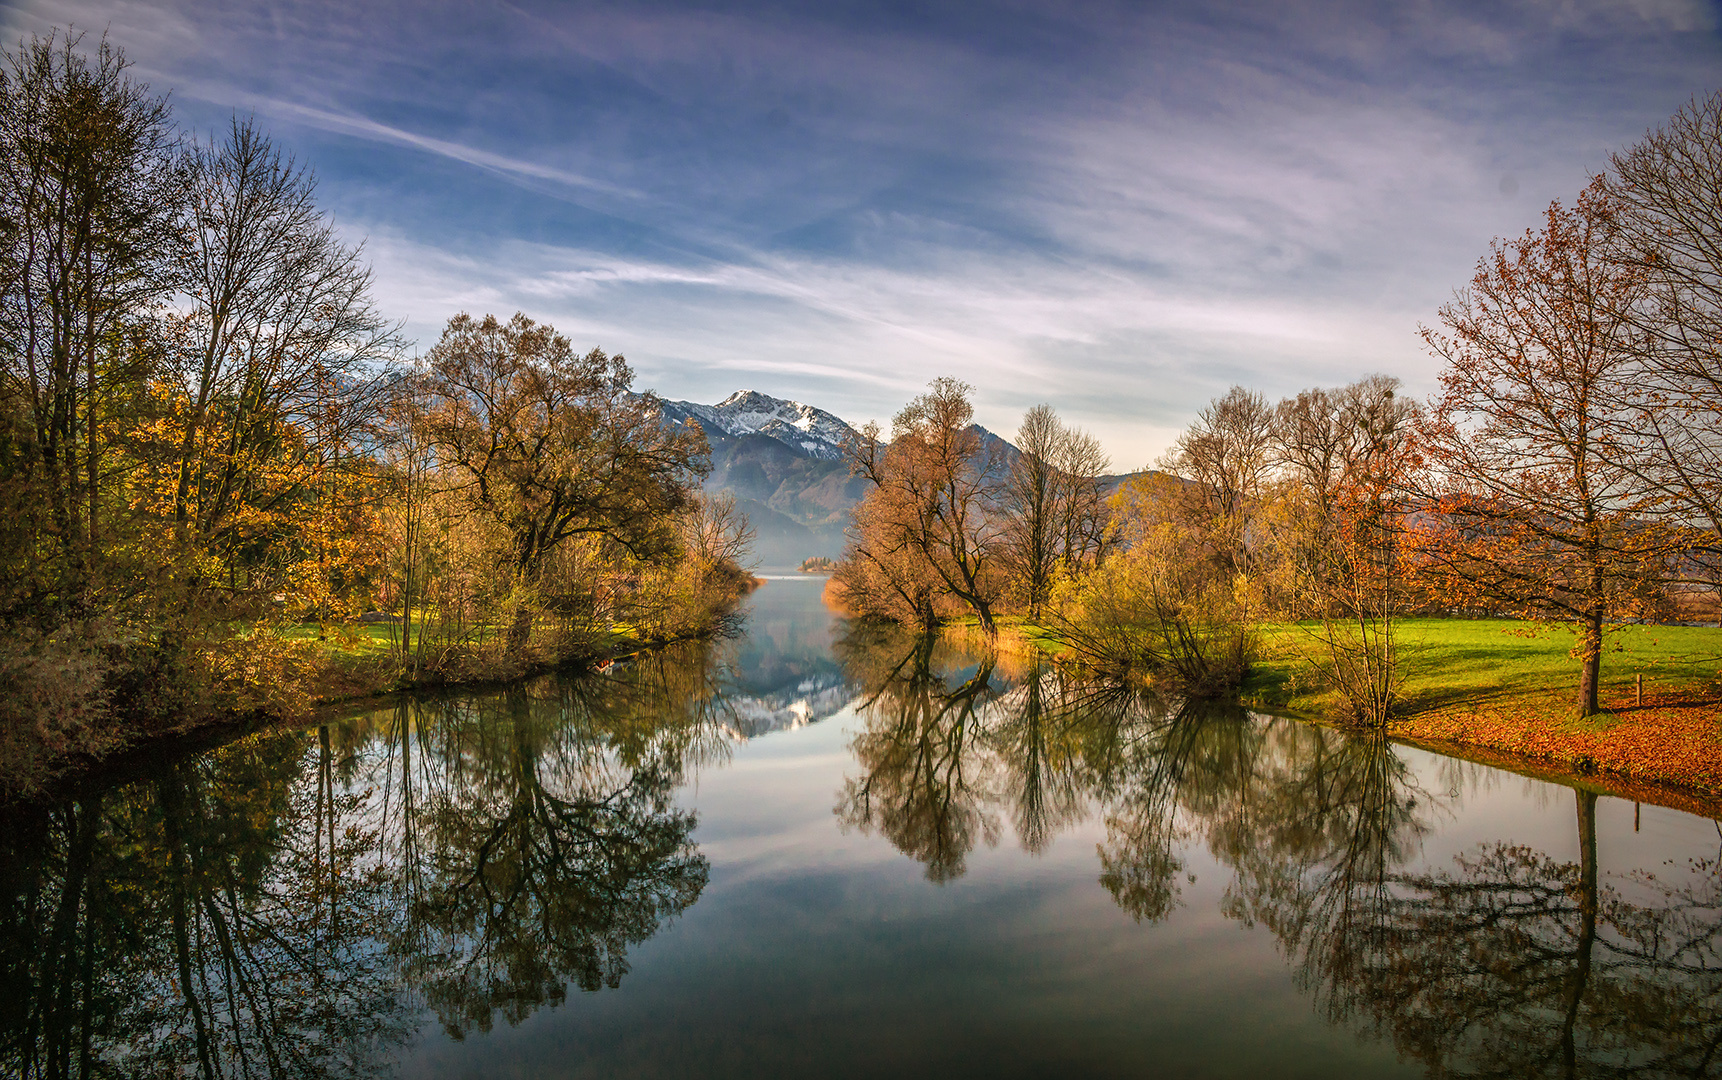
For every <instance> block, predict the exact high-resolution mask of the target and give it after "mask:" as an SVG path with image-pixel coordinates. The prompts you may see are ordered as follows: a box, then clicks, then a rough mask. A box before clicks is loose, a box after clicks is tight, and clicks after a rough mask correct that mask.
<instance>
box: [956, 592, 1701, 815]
mask: <svg viewBox="0 0 1722 1080" xmlns="http://www.w3.org/2000/svg"><path fill="white" fill-rule="evenodd" d="M1397 625H1398V633H1399V656H1400V670H1401V673H1402V675H1403V677H1404V684H1403V699H1402V700H1403V704H1402V707H1401V709H1400V712H1399V715H1398V716H1397V717H1396V718H1395V719H1394V720H1393V721H1392V723H1391V724H1390V725H1389V728H1388V731H1389V734H1391V735H1393V736H1394V737H1396V738H1400V739H1405V740H1407V741H1411V742H1416V743H1422V744H1426V745H1431V746H1436V747H1442V748H1448V749H1461V750H1464V751H1469V752H1471V753H1469V754H1468V756H1477V754H1476V752H1482V754H1483V755H1484V756H1488V755H1491V754H1494V755H1505V756H1507V757H1510V758H1515V759H1519V760H1520V761H1526V760H1528V761H1529V762H1534V763H1541V765H1543V766H1545V767H1547V768H1549V769H1551V770H1554V771H1556V772H1564V773H1568V774H1572V773H1576V774H1579V775H1581V776H1582V775H1594V776H1597V777H1599V778H1602V777H1603V776H1605V775H1607V776H1609V777H1611V778H1612V779H1613V780H1614V781H1616V782H1619V783H1625V784H1627V785H1629V786H1630V785H1631V784H1633V783H1648V784H1654V785H1676V786H1678V787H1682V788H1689V789H1693V790H1694V791H1695V792H1700V793H1703V794H1705V795H1707V796H1716V795H1722V629H1718V628H1715V627H1698V626H1628V627H1624V628H1622V629H1621V630H1619V631H1618V632H1617V633H1616V634H1614V635H1613V636H1612V637H1611V639H1610V642H1609V647H1608V652H1607V653H1606V654H1605V656H1604V658H1603V677H1602V699H1603V706H1604V709H1605V710H1606V711H1605V712H1603V713H1602V714H1600V715H1597V716H1592V717H1589V718H1583V719H1581V718H1580V717H1579V716H1578V709H1577V704H1576V699H1577V690H1578V674H1579V669H1578V661H1577V660H1575V659H1573V658H1572V656H1571V655H1570V652H1571V650H1572V647H1573V641H1574V639H1573V635H1572V634H1571V633H1570V632H1568V631H1566V630H1564V629H1561V628H1558V627H1545V626H1538V625H1536V624H1532V623H1524V622H1518V621H1515V620H1508V619H1404V620H1401V621H1400V622H1399V623H1398V624H1397ZM1314 629H1315V627H1314V626H1313V625H1311V624H1305V625H1298V624H1279V625H1270V626H1268V627H1265V628H1264V629H1263V630H1262V632H1261V644H1262V657H1261V659H1260V660H1259V661H1258V662H1257V663H1256V664H1255V665H1254V667H1253V669H1252V672H1251V674H1250V677H1249V679H1248V680H1247V681H1246V683H1245V685H1244V687H1243V691H1242V693H1243V698H1244V701H1245V703H1246V704H1248V705H1251V706H1252V707H1255V708H1259V709H1262V710H1264V711H1269V712H1274V713H1278V714H1283V715H1290V716H1296V717H1299V718H1302V719H1306V720H1312V721H1317V722H1323V721H1327V720H1330V719H1331V718H1332V717H1334V716H1335V715H1336V714H1337V713H1338V712H1339V710H1338V709H1337V708H1336V703H1335V702H1334V700H1333V699H1332V697H1331V694H1330V692H1329V691H1327V690H1326V689H1325V688H1324V687H1322V686H1321V685H1320V683H1319V682H1318V681H1317V679H1316V676H1315V667H1314V664H1313V663H1312V658H1314V657H1316V656H1317V655H1319V650H1320V648H1321V643H1320V642H1319V641H1318V640H1317V639H1316V637H1315V636H1314V633H1313V631H1314ZM947 634H948V635H950V636H953V637H955V638H958V639H963V640H973V641H975V642H977V643H978V642H979V640H980V639H981V638H982V636H983V635H981V633H980V630H979V628H978V627H976V626H972V625H967V624H958V625H955V626H952V627H950V628H949V629H948V630H947ZM999 646H1000V649H1001V651H1003V652H1006V653H1009V654H1018V653H1025V652H1026V653H1033V652H1036V651H1044V652H1048V653H1053V654H1056V653H1058V652H1059V651H1061V650H1062V643H1061V642H1060V641H1059V640H1058V637H1057V635H1056V633H1054V632H1052V631H1050V630H1047V629H1046V628H1044V627H1039V626H1034V625H1032V624H1027V623H1022V624H1016V623H1008V624H1003V625H1001V626H1000V634H999ZM1641 679H1642V686H1643V696H1642V698H1640V691H1639V687H1640V680H1641ZM1626 793H1627V794H1630V792H1626ZM1659 801H1662V800H1659Z"/></svg>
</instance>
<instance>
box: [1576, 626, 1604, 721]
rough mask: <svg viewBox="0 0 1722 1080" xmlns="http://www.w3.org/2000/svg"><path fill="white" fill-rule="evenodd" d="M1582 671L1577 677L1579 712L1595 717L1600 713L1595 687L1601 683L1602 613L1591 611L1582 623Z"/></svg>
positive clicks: (1600, 708)
mask: <svg viewBox="0 0 1722 1080" xmlns="http://www.w3.org/2000/svg"><path fill="white" fill-rule="evenodd" d="M1582 656H1583V662H1584V671H1583V674H1582V675H1581V676H1580V677H1579V712H1580V714H1581V715H1583V716H1595V715H1596V714H1597V713H1599V712H1601V711H1602V707H1601V705H1600V704H1599V699H1598V692H1597V687H1598V684H1599V683H1600V682H1601V681H1602V611H1601V610H1600V609H1595V610H1592V611H1591V612H1590V613H1589V614H1588V615H1587V616H1586V617H1585V623H1584V648H1583V653H1582Z"/></svg>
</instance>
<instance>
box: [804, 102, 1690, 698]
mask: <svg viewBox="0 0 1722 1080" xmlns="http://www.w3.org/2000/svg"><path fill="white" fill-rule="evenodd" d="M1421 333H1422V336H1423V339H1424V340H1425V342H1426V343H1427V345H1428V348H1429V351H1430V353H1431V355H1432V356H1433V357H1434V358H1436V359H1437V360H1439V361H1441V362H1442V364H1443V368H1442V371H1441V374H1440V385H1441V389H1440V391H1439V392H1438V393H1437V394H1436V395H1435V396H1434V397H1433V398H1432V399H1431V400H1429V401H1428V402H1426V403H1417V402H1413V401H1411V400H1409V399H1407V398H1405V397H1403V396H1401V395H1400V394H1399V393H1398V392H1397V390H1398V388H1397V384H1396V381H1395V380H1392V379H1388V378H1384V377H1381V376H1372V377H1370V378H1366V379H1363V380H1361V381H1359V382H1356V383H1353V384H1352V385H1350V386H1346V387H1343V388H1340V389H1336V390H1319V389H1318V390H1308V391H1305V392H1303V393H1300V394H1298V395H1297V396H1296V397H1293V398H1289V399H1287V400H1285V401H1282V402H1280V403H1278V404H1277V405H1270V404H1269V403H1268V402H1267V401H1266V400H1265V399H1264V398H1263V397H1262V396H1261V395H1260V394H1257V393H1254V392H1251V391H1249V390H1247V389H1245V388H1242V387H1234V388H1233V389H1232V390H1231V391H1230V392H1229V393H1227V394H1226V395H1224V396H1223V397H1221V398H1219V399H1217V400H1216V401H1214V402H1213V403H1212V404H1211V405H1210V406H1209V407H1208V408H1207V409H1205V410H1203V412H1202V413H1201V415H1200V416H1199V417H1198V419H1197V420H1196V422H1195V423H1194V424H1193V425H1192V426H1191V427H1190V428H1189V430H1188V431H1186V432H1185V433H1184V435H1183V436H1182V437H1181V438H1179V440H1178V441H1177V442H1176V444H1175V445H1174V446H1173V447H1172V448H1171V450H1169V451H1168V452H1167V453H1166V455H1165V456H1164V457H1162V458H1161V459H1160V461H1159V462H1158V463H1157V465H1158V471H1157V472H1154V473H1150V474H1148V475H1145V476H1139V477H1137V478H1135V479H1133V480H1131V481H1130V482H1128V483H1127V484H1125V485H1124V487H1123V488H1122V489H1121V490H1119V491H1118V492H1117V493H1116V494H1115V495H1113V496H1112V497H1111V498H1110V499H1109V500H1107V501H1106V502H1105V503H1102V502H1101V501H1100V500H1099V499H1098V496H1097V493H1098V487H1097V480H1098V476H1099V473H1100V472H1101V471H1102V469H1103V463H1102V462H1099V461H1098V460H1096V459H1097V458H1098V455H1097V454H1096V455H1093V456H1092V457H1090V456H1085V455H1084V454H1083V453H1079V452H1077V451H1075V450H1073V449H1071V448H1072V447H1074V446H1077V445H1085V444H1084V440H1083V439H1082V437H1081V436H1080V435H1079V434H1072V433H1069V432H1066V431H1064V429H1063V428H1062V427H1061V426H1059V425H1058V424H1057V422H1056V418H1051V417H1050V414H1049V413H1045V414H1043V413H1042V412H1041V411H1040V410H1037V411H1036V412H1034V413H1031V414H1030V417H1029V418H1028V419H1027V420H1025V423H1024V429H1023V432H1022V433H1021V435H1020V436H1019V441H1020V442H1021V445H1022V450H1023V456H1022V460H1021V461H1020V462H1018V463H1017V464H1016V465H1015V466H1014V467H1013V468H1011V469H1008V470H1007V469H1004V468H1003V467H1002V466H1001V464H1000V463H999V462H998V461H996V460H992V459H989V458H987V457H986V456H985V455H984V454H980V453H978V448H977V447H971V446H968V445H966V444H964V443H963V438H964V436H963V434H962V429H963V426H964V425H966V424H967V422H968V393H969V388H968V387H965V386H963V385H962V384H959V383H954V382H951V381H949V380H939V381H937V382H935V383H934V384H933V386H932V387H931V389H930V391H929V392H928V393H927V394H926V395H923V396H922V397H920V398H917V399H916V400H915V401H914V402H912V403H911V404H910V405H909V406H908V408H906V409H905V410H904V411H903V412H902V413H901V414H899V416H898V417H897V419H896V422H895V425H894V429H893V437H892V440H891V442H890V443H889V444H888V445H887V444H884V443H882V442H881V441H880V440H879V438H878V432H877V431H873V432H869V433H867V436H866V437H865V438H863V440H862V441H861V444H860V445H859V446H858V447H857V449H856V452H855V466H856V468H857V469H858V470H859V471H861V472H862V473H863V474H864V475H866V476H867V477H869V478H870V479H871V480H873V482H874V484H873V489H872V492H871V494H870V495H869V496H868V498H867V500H866V502H865V503H864V504H863V505H862V506H861V508H860V509H859V510H858V512H857V526H858V533H857V542H856V543H855V544H854V546H853V547H852V548H851V550H850V552H849V554H848V556H847V558H846V559H845V563H844V567H843V569H842V570H841V571H840V572H839V575H838V578H839V580H840V581H841V582H842V583H843V585H844V586H845V587H846V589H847V596H848V597H849V601H848V602H849V603H850V604H851V606H853V607H854V608H855V609H856V610H857V611H860V612H864V613H867V614H872V615H878V616H885V617H890V618H894V619H897V620H898V621H902V622H905V623H919V624H921V625H932V624H934V623H937V622H939V621H941V620H944V619H948V618H951V617H953V616H956V615H970V616H972V617H976V618H978V619H979V621H980V622H981V623H982V624H983V626H987V627H991V626H992V625H993V623H994V621H995V618H996V617H997V615H998V614H999V613H1000V612H1001V611H1018V612H1021V613H1023V614H1025V615H1026V616H1028V617H1029V618H1031V619H1038V620H1040V621H1042V622H1048V623H1052V624H1054V625H1055V626H1057V627H1058V628H1060V629H1061V630H1062V631H1063V636H1064V637H1065V639H1066V640H1067V642H1069V643H1070V644H1071V645H1072V646H1073V647H1074V649H1075V651H1076V652H1077V653H1078V654H1081V655H1084V656H1086V657H1087V658H1088V659H1090V660H1091V661H1092V662H1094V663H1097V664H1101V665H1106V666H1111V667H1115V668H1119V669H1145V670H1147V671H1149V672H1152V673H1154V674H1156V675H1157V676H1160V677H1166V678H1169V679H1171V680H1173V681H1175V682H1177V683H1179V684H1180V685H1182V686H1184V687H1185V688H1187V689H1191V690H1195V691H1202V692H1206V691H1212V690H1218V689H1223V688H1225V687H1228V686H1234V685H1236V683H1237V682H1238V680H1239V679H1240V678H1241V677H1242V675H1243V674H1244V672H1245V670H1246V668H1247V666H1248V664H1249V660H1250V657H1251V656H1252V654H1253V650H1254V644H1253V640H1252V639H1253V631H1252V628H1253V627H1256V626H1259V625H1260V624H1261V623H1263V622H1264V621H1285V620H1302V621H1304V622H1306V623H1307V624H1308V625H1309V626H1310V627H1311V628H1312V629H1311V632H1310V635H1309V640H1310V642H1311V643H1312V646H1313V647H1312V648H1311V650H1310V658H1311V660H1312V661H1313V662H1314V663H1315V665H1316V667H1317V668H1318V669H1319V670H1320V672H1321V674H1322V675H1323V676H1324V677H1325V678H1326V679H1327V680H1328V681H1329V683H1330V684H1331V685H1332V686H1333V687H1334V688H1335V689H1336V691H1338V692H1339V693H1338V694H1337V695H1336V696H1337V698H1338V699H1339V700H1341V701H1342V702H1343V704H1344V705H1345V707H1347V708H1348V709H1349V710H1350V711H1351V712H1352V714H1353V715H1354V716H1355V717H1356V718H1357V719H1360V720H1364V721H1368V722H1380V721H1381V720H1383V719H1384V718H1385V717H1386V716H1387V715H1388V713H1389V712H1390V711H1391V709H1392V707H1393V705H1394V703H1395V700H1396V695H1397V685H1398V680H1397V665H1396V653H1397V645H1396V643H1395V640H1394V635H1393V618H1394V616H1395V615H1397V614H1399V613H1402V612H1405V611H1411V610H1416V611H1435V612H1451V613H1491V614H1506V615H1512V616H1517V617H1522V618H1528V619H1537V620H1545V621H1551V622H1557V623H1563V624H1567V625H1569V626H1571V627H1572V628H1573V629H1574V630H1575V631H1576V632H1577V638H1578V644H1577V646H1576V648H1575V650H1574V656H1575V658H1576V659H1577V660H1578V661H1579V668H1580V680H1579V682H1580V685H1579V700H1578V707H1579V711H1580V712H1582V713H1584V714H1587V715H1588V714H1590V713H1594V712H1596V711H1598V707H1599V703H1598V699H1597V688H1598V681H1599V673H1600V666H1601V659H1602V655H1603V652H1604V642H1605V637H1606V634H1607V631H1608V629H1609V627H1610V626H1611V625H1614V624H1618V623H1620V622H1623V621H1629V620H1640V619H1665V618H1669V617H1673V616H1676V615H1678V614H1680V613H1681V611H1682V610H1685V611H1687V612H1690V611H1691V610H1692V608H1693V607H1694V605H1693V604H1692V600H1693V599H1694V598H1695V597H1696V596H1698V595H1709V594H1711V593H1714V592H1716V591H1717V590H1718V589H1719V588H1722V93H1719V94H1715V95H1712V96H1710V97H1708V98H1705V99H1702V100H1695V101H1693V102H1692V103H1691V104H1690V105H1688V106H1687V107H1686V108H1685V109H1682V110H1681V111H1680V112H1679V113H1678V114H1676V115H1675V116H1674V117H1673V118H1671V119H1670V120H1669V121H1668V123H1667V124H1665V125H1664V126H1663V127H1662V128H1661V129H1659V130H1657V131H1654V132H1652V133H1651V134H1650V135H1648V136H1647V137H1646V138H1645V139H1643V140H1642V141H1641V142H1639V143H1637V144H1636V145H1634V146H1632V147H1630V148H1628V149H1627V150H1625V151H1623V152H1621V153H1618V154H1615V155H1613V157H1612V158H1611V159H1610V161H1609V168H1608V169H1607V170H1606V172H1604V173H1603V174H1602V175H1599V176H1597V177H1596V178H1595V179H1594V180H1593V181H1592V183H1590V184H1589V185H1588V186H1587V187H1586V188H1585V189H1584V190H1583V191H1582V192H1580V193H1579V195H1578V197H1577V199H1576V200H1575V201H1574V202H1573V204H1572V205H1571V206H1565V205H1562V204H1561V203H1559V202H1556V203H1553V204H1551V205H1550V206H1549V208H1548V210H1547V212H1546V214H1545V215H1544V218H1543V222H1542V224H1541V226H1540V227H1539V228H1535V229H1530V230H1527V231H1526V232H1525V234H1524V235H1523V236H1520V237H1517V238H1514V239H1511V240H1500V241H1496V242H1495V243H1494V244H1493V245H1492V246H1491V248H1490V251H1489V253H1488V255H1486V256H1485V257H1484V258H1482V259H1481V260H1479V262H1478V266H1477V271H1476V274H1475V275H1474V276H1473V278H1472V279H1471V281H1470V283H1469V284H1468V285H1467V286H1466V287H1465V288H1463V289H1461V290H1459V291H1458V292H1457V293H1456V294H1455V296H1454V298H1453V300H1452V301H1451V302H1449V303H1448V304H1446V305H1445V306H1443V307H1442V308H1441V310H1440V312H1439V320H1438V325H1436V326H1432V327H1425V328H1422V330H1421ZM1049 424H1050V428H1048V425H1049ZM1043 430H1050V431H1051V432H1052V435H1051V436H1050V437H1043V436H1042V435H1041V434H1040V433H1041V432H1042V431H1043ZM1073 440H1074V441H1073Z"/></svg>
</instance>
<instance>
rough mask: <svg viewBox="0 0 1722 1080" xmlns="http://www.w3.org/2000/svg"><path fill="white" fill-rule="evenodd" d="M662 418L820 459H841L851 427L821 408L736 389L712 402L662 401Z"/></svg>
mask: <svg viewBox="0 0 1722 1080" xmlns="http://www.w3.org/2000/svg"><path fill="white" fill-rule="evenodd" d="M663 417H664V419H666V420H668V421H669V422H671V423H681V422H683V421H685V420H690V419H691V420H697V421H699V424H700V426H701V427H702V428H704V429H705V431H706V434H707V435H708V436H709V435H712V434H715V433H721V434H724V435H733V436H737V437H739V436H743V435H764V436H766V437H768V438H772V439H776V440H777V441H778V442H780V443H782V444H783V445H785V446H787V447H789V448H790V449H791V450H795V451H797V452H798V453H801V454H805V455H806V456H808V457H812V458H820V459H822V460H826V461H836V460H839V459H841V458H842V457H843V447H844V444H845V442H846V441H847V440H848V439H850V438H852V437H853V436H854V435H855V429H854V428H852V427H850V426H849V424H848V423H846V422H845V421H844V420H842V419H841V418H840V417H837V416H834V415H833V414H831V413H828V412H826V411H825V410H824V409H816V408H814V407H813V406H812V405H803V404H802V403H801V402H799V401H786V400H784V399H783V398H774V397H772V396H771V395H769V394H762V393H760V392H759V391H757V390H737V391H736V392H735V393H733V394H731V395H730V396H729V397H726V398H724V399H723V400H722V401H720V402H718V403H717V404H716V405H701V404H699V403H698V402H694V401H666V402H664V405H663Z"/></svg>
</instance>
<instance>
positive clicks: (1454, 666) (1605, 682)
mask: <svg viewBox="0 0 1722 1080" xmlns="http://www.w3.org/2000/svg"><path fill="white" fill-rule="evenodd" d="M1398 628H1399V629H1398V640H1399V658H1400V670H1401V672H1402V673H1403V675H1404V678H1405V696H1406V704H1407V705H1408V706H1409V708H1410V709H1412V710H1413V711H1416V710H1421V709H1430V708H1440V707H1443V706H1448V705H1456V704H1459V703H1461V702H1464V703H1471V704H1488V703H1491V702H1501V701H1506V700H1509V699H1515V698H1516V699H1523V698H1524V697H1527V696H1533V697H1534V696H1537V695H1548V696H1550V697H1558V698H1559V699H1560V700H1563V701H1564V700H1568V699H1571V698H1572V697H1574V696H1575V695H1576V694H1577V692H1578V679H1579V665H1578V661H1577V660H1575V659H1573V658H1572V656H1570V655H1569V653H1570V651H1571V650H1572V647H1573V645H1574V643H1575V641H1576V638H1575V636H1574V634H1573V633H1572V632H1571V631H1570V630H1567V629H1565V628H1563V627H1559V626H1541V625H1538V624H1535V623H1527V622H1518V621H1515V620H1511V619H1402V620H1400V621H1399V623H1398ZM1311 629H1312V627H1311V626H1310V625H1308V624H1279V625H1274V626H1269V627H1266V628H1264V630H1263V634H1262V637H1263V646H1264V653H1265V657H1264V660H1263V662H1262V663H1261V664H1260V665H1258V669H1257V671H1256V672H1255V673H1254V674H1253V675H1252V677H1251V678H1250V680H1249V683H1248V685H1247V686H1246V687H1245V692H1246V696H1248V697H1250V698H1251V699H1252V700H1255V701H1256V702H1258V703H1259V704H1261V705H1264V706H1270V707H1271V706H1279V707H1283V708H1287V709H1289V710H1291V711H1295V712H1302V711H1309V712H1315V711H1319V710H1320V709H1321V707H1322V705H1323V704H1324V701H1323V698H1322V695H1321V693H1320V690H1319V688H1318V687H1315V686H1314V685H1311V679H1310V676H1309V674H1308V672H1309V668H1310V665H1309V661H1308V659H1307V658H1308V657H1309V656H1312V655H1318V654H1319V650H1320V649H1321V647H1322V646H1321V642H1320V641H1319V640H1317V639H1316V638H1315V637H1314V636H1313V635H1312V634H1311V633H1310V630H1311ZM1605 650H1606V651H1605V652H1604V653H1603V659H1602V695H1603V698H1604V700H1605V701H1607V700H1610V699H1613V700H1615V701H1617V702H1618V701H1620V700H1622V699H1623V698H1626V697H1627V696H1628V695H1631V694H1632V693H1633V688H1634V678H1635V677H1636V676H1637V675H1640V674H1642V675H1643V676H1644V687H1645V695H1646V697H1647V698H1649V697H1652V696H1653V695H1659V694H1662V693H1666V692H1667V691H1669V690H1679V691H1692V690H1698V689H1701V688H1707V687H1708V686H1709V685H1710V684H1711V683H1712V682H1713V681H1715V680H1717V679H1718V677H1719V676H1722V629H1717V628H1715V627H1701V626H1627V627H1622V628H1621V629H1619V630H1617V631H1615V632H1613V633H1611V634H1610V635H1609V636H1608V639H1607V641H1606V644H1605Z"/></svg>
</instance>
